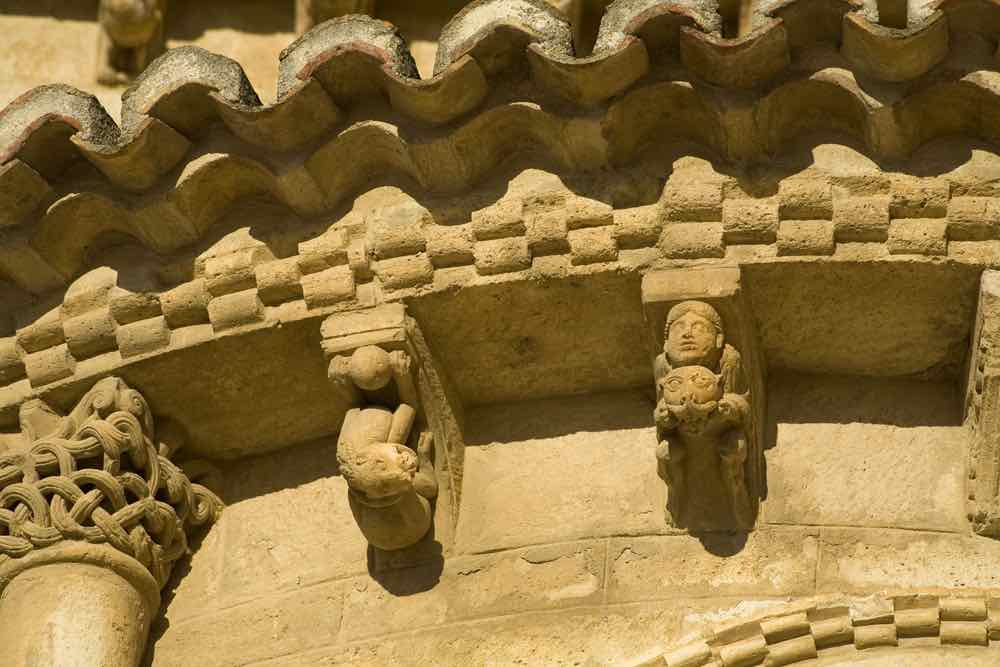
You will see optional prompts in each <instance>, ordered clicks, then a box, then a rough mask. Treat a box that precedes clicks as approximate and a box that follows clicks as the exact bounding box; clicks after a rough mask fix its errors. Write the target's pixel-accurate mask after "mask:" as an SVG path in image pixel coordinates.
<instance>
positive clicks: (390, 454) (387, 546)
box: [322, 303, 463, 552]
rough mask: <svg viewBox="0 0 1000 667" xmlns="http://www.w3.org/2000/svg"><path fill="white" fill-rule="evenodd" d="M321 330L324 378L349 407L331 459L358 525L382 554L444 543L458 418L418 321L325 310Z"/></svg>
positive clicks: (458, 443)
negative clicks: (431, 542) (439, 518)
mask: <svg viewBox="0 0 1000 667" xmlns="http://www.w3.org/2000/svg"><path fill="white" fill-rule="evenodd" d="M322 335H323V343H322V345H323V352H324V354H325V355H326V357H327V359H329V360H330V366H329V377H330V380H331V382H333V383H334V385H335V386H336V387H337V388H338V389H339V390H340V391H341V392H343V394H344V397H345V399H346V401H347V403H348V405H351V406H353V407H351V408H350V409H348V411H347V415H346V416H345V418H344V423H343V425H342V427H341V430H340V436H339V438H338V441H337V462H338V464H339V467H340V473H341V475H343V477H344V478H345V480H346V481H347V484H348V489H349V490H348V502H349V503H350V507H351V512H352V514H353V515H354V518H355V520H356V521H357V523H358V528H359V529H360V530H361V532H362V534H364V536H365V538H366V539H367V540H368V542H369V544H371V546H373V547H375V548H376V549H378V550H381V551H383V552H395V551H401V550H405V549H407V548H409V547H413V546H414V545H417V544H418V543H421V542H422V541H424V540H425V538H435V539H443V538H444V537H446V535H447V534H449V533H450V532H451V530H453V528H454V525H455V522H456V521H457V518H458V511H457V510H458V506H459V496H458V491H459V489H460V488H461V471H462V452H463V446H462V440H461V435H460V427H459V420H460V418H461V417H460V414H456V409H457V407H458V406H457V405H456V404H455V403H454V401H451V400H449V395H450V394H449V392H448V391H447V390H446V386H447V383H446V382H445V381H443V377H442V375H443V373H441V372H439V369H437V367H436V365H435V364H434V360H433V359H432V358H431V356H430V351H429V349H428V348H427V346H426V343H425V341H424V339H423V335H422V334H421V332H420V328H419V326H418V325H417V323H416V321H415V320H413V319H412V318H410V317H408V316H407V314H406V310H405V307H404V306H403V305H402V304H398V303H395V304H385V305H381V306H377V307H375V308H371V309H367V310H362V311H352V312H343V313H338V314H335V315H331V316H330V317H328V318H327V319H326V320H325V321H324V322H323V325H322ZM439 487H440V490H441V493H440V494H439ZM435 512H437V513H442V514H443V515H444V520H442V521H437V522H435Z"/></svg>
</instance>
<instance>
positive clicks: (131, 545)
mask: <svg viewBox="0 0 1000 667" xmlns="http://www.w3.org/2000/svg"><path fill="white" fill-rule="evenodd" d="M21 431H22V436H23V437H22V442H21V445H19V446H16V447H15V449H14V451H7V452H3V453H2V454H0V651H2V660H0V662H2V664H3V665H4V667H29V666H30V667H48V666H51V667H135V666H137V665H138V664H139V663H140V661H141V659H142V657H143V653H144V651H145V647H146V639H147V636H148V633H149V627H150V624H151V622H152V619H153V617H154V615H155V614H156V613H157V611H158V609H159V606H160V589H161V588H162V586H163V585H164V584H165V583H166V581H167V578H168V577H169V575H170V572H171V569H172V568H173V564H174V562H176V561H177V560H178V559H179V558H181V557H183V556H185V555H186V554H187V551H188V549H187V535H188V533H189V532H190V531H191V530H192V529H193V528H195V527H196V526H200V525H204V524H206V523H208V522H210V521H214V520H215V518H216V517H217V515H218V512H219V511H220V510H221V502H220V501H219V499H218V498H217V497H216V496H215V495H214V494H213V493H212V492H211V491H209V490H208V489H206V488H205V487H203V486H201V485H198V484H193V483H192V482H191V481H190V479H188V477H187V475H185V474H184V472H183V471H181V470H180V468H178V467H177V466H176V465H174V464H173V463H171V461H170V460H169V458H167V454H168V453H169V451H170V448H169V447H167V446H165V445H160V446H159V447H158V446H157V445H156V444H154V443H155V440H154V433H153V420H152V416H151V414H150V412H149V406H148V405H147V404H146V401H145V400H144V399H143V397H142V396H141V395H140V394H139V393H138V392H136V391H134V390H132V389H130V388H128V387H127V386H126V385H125V384H124V382H122V381H121V380H119V379H117V378H108V379H105V380H102V381H100V382H98V383H97V384H96V385H95V386H94V387H93V388H92V389H91V390H90V391H89V392H87V394H86V395H85V396H84V397H83V398H82V399H81V401H80V402H79V403H78V404H77V406H76V408H74V409H73V411H72V412H71V413H70V414H69V415H66V416H61V415H59V414H58V413H56V412H55V411H54V410H52V408H50V407H49V406H47V405H45V404H44V403H42V402H41V401H37V400H36V401H30V402H28V403H26V404H25V405H24V406H22V408H21Z"/></svg>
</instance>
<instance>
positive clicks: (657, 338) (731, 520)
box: [642, 268, 765, 532]
mask: <svg viewBox="0 0 1000 667" xmlns="http://www.w3.org/2000/svg"><path fill="white" fill-rule="evenodd" d="M642 299H643V309H644V313H645V316H646V321H647V323H648V324H649V326H650V332H651V337H652V339H653V341H654V349H655V352H654V354H655V358H654V361H653V376H654V379H655V383H656V408H655V411H654V420H655V422H656V432H657V446H656V461H657V466H658V471H659V474H660V476H661V477H662V478H663V480H664V481H665V482H666V483H667V488H668V491H667V493H668V500H667V510H668V515H669V518H670V520H671V521H672V522H673V524H674V525H675V526H676V527H678V528H683V529H687V530H689V531H691V532H707V531H731V530H750V529H752V528H753V526H754V523H755V521H756V518H757V512H758V507H759V504H760V498H761V496H762V494H763V490H764V456H763V439H764V431H763V429H764V417H765V412H764V368H763V364H762V359H761V355H760V352H759V350H758V347H757V341H756V334H755V331H754V327H753V321H752V319H751V318H750V316H749V313H748V311H747V307H746V303H745V299H744V296H743V293H742V291H741V288H740V272H739V269H737V268H691V269H677V270H667V271H658V272H654V273H649V274H647V275H646V276H644V277H643V282H642Z"/></svg>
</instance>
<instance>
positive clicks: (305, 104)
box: [0, 0, 1000, 295]
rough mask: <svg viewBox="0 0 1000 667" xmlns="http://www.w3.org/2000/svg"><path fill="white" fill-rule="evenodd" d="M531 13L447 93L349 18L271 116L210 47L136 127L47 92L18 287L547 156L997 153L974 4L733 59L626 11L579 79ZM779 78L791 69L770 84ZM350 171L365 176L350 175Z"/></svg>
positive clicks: (459, 33)
mask: <svg viewBox="0 0 1000 667" xmlns="http://www.w3.org/2000/svg"><path fill="white" fill-rule="evenodd" d="M515 4H517V6H518V7H519V9H518V10H517V11H512V12H504V13H503V17H505V18H497V16H498V13H497V11H496V9H495V8H494V7H493V6H492V3H491V2H479V3H474V4H473V5H471V6H470V7H469V8H467V9H466V10H464V11H463V12H462V13H460V14H459V16H457V17H456V18H455V20H453V21H452V22H451V23H450V24H449V25H448V26H447V27H446V28H445V30H444V32H443V34H442V36H441V44H442V48H441V50H440V54H441V55H440V58H441V60H440V61H439V63H438V68H437V69H438V71H439V73H438V74H437V75H436V76H435V77H434V78H432V79H429V80H421V79H419V78H417V77H416V71H415V69H414V66H413V62H412V58H411V57H410V55H409V52H408V51H407V50H406V47H405V44H404V42H403V40H402V38H401V37H400V35H399V34H398V33H397V32H396V31H395V29H394V28H392V27H391V26H389V25H388V24H385V23H383V22H380V21H376V20H374V19H369V18H364V17H350V18H344V19H337V20H334V21H331V22H327V23H324V24H322V25H320V26H317V27H316V28H314V29H313V30H312V31H310V32H309V33H308V34H306V35H304V36H303V37H302V38H300V39H299V40H297V41H296V42H294V43H293V44H292V45H291V46H290V47H289V48H288V49H286V50H285V52H284V53H283V56H282V59H281V62H280V65H279V68H280V73H281V76H280V82H279V99H278V101H277V102H276V103H275V104H273V105H268V106H263V105H261V104H260V101H259V98H258V96H257V93H256V92H255V91H254V90H253V87H252V86H251V85H250V83H249V81H248V80H247V78H246V76H245V74H244V73H243V70H242V69H241V68H240V66H239V65H238V64H237V63H235V62H234V61H232V60H229V59H227V58H225V57H223V56H219V55H215V54H211V53H208V52H205V51H203V50H200V49H198V48H196V47H185V48H180V49H175V50H172V51H170V52H168V53H166V54H165V55H164V56H162V57H161V58H159V59H158V60H157V61H156V62H154V63H153V64H152V65H151V66H150V67H149V68H148V69H147V70H146V72H145V73H144V74H143V75H142V76H140V77H139V79H138V80H137V81H136V82H135V84H134V85H133V87H132V88H130V89H129V90H128V91H127V92H126V94H125V97H124V102H123V112H122V123H121V126H120V127H119V125H118V124H116V123H115V121H114V120H113V119H112V118H111V117H110V116H109V115H108V114H107V112H106V111H105V110H104V109H103V108H102V107H101V106H100V104H99V103H98V102H97V100H96V98H94V97H92V96H90V95H87V94H85V93H82V92H80V91H77V90H75V89H72V88H69V87H66V86H44V87H40V88H36V89H34V90H32V91H29V92H28V93H26V94H25V95H23V96H22V97H21V98H19V99H18V100H16V101H15V102H13V103H12V104H11V105H9V106H8V107H7V108H6V109H4V110H3V111H2V112H0V163H2V166H0V203H2V204H3V206H2V207H0V208H2V212H0V216H2V218H0V225H2V227H3V236H2V239H0V274H2V275H3V276H5V277H6V278H7V279H9V280H10V281H11V282H12V283H13V284H14V285H16V286H17V289H19V290H21V291H23V292H25V293H29V294H36V295H37V294H43V293H46V292H48V291H50V290H53V289H56V288H59V287H62V286H65V285H66V284H67V283H68V282H69V281H71V280H72V279H73V278H75V277H76V276H77V275H78V270H79V265H80V255H81V252H82V250H81V249H82V248H83V247H85V246H86V245H87V242H88V241H89V240H92V239H94V238H95V237H97V236H100V235H102V234H105V233H120V234H125V235H127V236H129V237H132V238H134V239H137V240H138V241H140V242H141V243H142V244H144V245H145V246H146V247H148V248H150V249H151V250H152V251H154V252H156V253H159V254H167V253H171V252H174V251H176V250H177V249H178V248H181V247H184V246H187V245H190V244H192V243H194V242H196V241H197V240H199V239H200V238H201V237H202V236H203V235H204V234H205V232H206V230H207V229H208V228H209V227H210V226H211V225H212V224H213V223H214V222H215V221H216V220H217V219H218V217H219V215H220V214H221V213H222V212H224V210H226V208H227V207H228V206H230V205H232V204H233V203H235V202H238V201H241V200H244V199H245V198H247V197H253V196H261V195H263V196H266V197H269V198H272V199H275V200H277V201H280V202H281V203H282V204H284V205H285V206H287V207H289V208H290V209H291V210H292V211H294V212H295V213H296V214H297V215H300V216H303V217H315V216H318V215H321V214H324V213H327V212H329V211H331V210H333V209H334V208H335V207H336V206H337V205H338V204H339V203H340V202H342V201H344V199H345V198H347V197H349V196H350V195H351V194H353V193H355V192H357V191H358V190H359V189H361V188H363V187H364V186H365V184H366V183H367V180H368V178H369V176H370V175H371V174H373V173H392V174H395V175H398V176H401V177H405V178H408V179H412V180H413V181H414V182H416V183H417V184H419V186H420V187H422V188H424V189H425V190H427V191H429V192H438V193H453V192H456V191H459V190H462V189H465V188H468V187H470V186H472V185H474V184H475V183H477V182H478V181H479V180H480V179H482V178H484V177H485V176H487V175H488V174H489V173H490V172H492V171H493V170H494V169H496V168H497V167H498V166H499V165H501V164H505V163H507V162H508V161H509V160H510V159H511V158H517V157H521V156H523V155H527V154H528V152H531V153H532V154H537V153H539V152H540V153H541V154H542V155H543V156H544V158H545V159H546V160H549V161H551V162H554V163H555V164H557V165H559V167H560V168H561V169H565V170H569V171H576V170H594V169H605V168H615V167H617V166H620V165H623V164H628V163H630V162H633V161H635V160H636V159H637V158H638V157H639V156H640V155H642V154H643V153H644V151H646V150H647V149H648V148H649V147H650V146H656V145H661V144H662V143H663V142H665V141H674V140H677V139H687V140H693V141H695V142H697V143H698V144H700V145H702V146H704V147H707V148H708V149H709V150H710V151H713V152H714V153H715V154H717V155H719V156H720V157H721V159H722V160H723V161H726V162H731V163H737V164H738V163H753V162H754V161H756V160H760V159H762V158H765V157H767V156H773V155H778V154H781V153H782V152H783V151H785V150H786V148H785V146H786V145H787V144H788V143H789V142H790V141H791V140H792V139H794V138H795V137H797V136H799V135H800V134H802V133H803V132H811V131H815V130H832V131H838V132H844V133H847V134H849V135H853V137H854V139H855V140H857V141H858V142H859V144H861V145H863V146H864V150H865V151H866V152H867V153H869V154H870V155H872V156H873V157H875V158H876V159H878V160H883V161H885V160H888V161H893V160H902V159H904V158H906V156H908V155H910V154H911V153H912V152H913V151H914V150H915V149H917V148H918V147H919V146H921V145H923V144H924V143H926V142H927V141H929V140H931V139H934V138H936V137H939V136H943V135H953V134H962V135H965V136H967V137H974V138H979V139H986V140H991V139H993V138H994V137H995V136H997V135H998V133H1000V130H998V127H997V126H996V123H995V118H997V117H1000V115H998V114H995V113H991V112H990V111H989V110H990V109H992V108H994V107H995V106H996V102H997V100H998V99H1000V98H998V97H997V92H996V91H997V90H998V88H1000V83H998V79H997V77H998V74H997V72H996V65H995V61H994V54H993V51H992V48H988V42H989V40H992V39H993V38H994V33H995V30H993V28H992V27H991V26H992V25H993V23H994V22H995V21H994V20H993V19H992V18H991V17H992V16H993V15H994V13H995V11H996V10H995V8H994V6H993V5H991V4H987V3H975V2H970V1H968V0H962V1H961V2H959V1H957V0H956V1H953V2H949V3H946V4H943V5H942V6H941V9H940V10H938V11H937V13H935V14H933V15H932V16H930V17H929V18H928V19H927V21H926V22H918V24H915V25H914V27H913V28H911V29H906V30H897V31H892V30H887V29H878V30H876V29H875V28H872V27H871V26H870V25H869V24H868V23H866V21H868V19H866V18H864V14H863V13H857V12H858V11H859V8H858V7H854V6H853V5H848V4H838V3H835V2H830V3H823V2H819V3H806V4H802V3H793V4H788V5H780V6H777V7H775V8H774V9H773V10H772V13H773V14H774V15H775V16H779V15H781V16H782V17H783V18H780V19H776V18H767V20H766V21H763V22H762V23H761V22H758V23H761V26H760V27H758V28H757V29H755V30H754V31H753V32H751V33H750V34H748V35H746V36H744V37H741V38H739V39H734V40H727V39H722V38H721V37H718V36H715V35H713V34H712V30H715V28H714V27H713V25H714V24H713V23H712V21H710V20H709V19H708V18H706V17H703V16H702V17H694V14H693V13H692V12H693V10H691V11H688V10H686V9H684V7H686V5H684V4H683V3H681V4H667V3H659V2H619V3H615V4H614V5H613V6H612V8H610V9H609V12H608V14H607V15H606V16H605V19H604V22H603V24H602V26H603V27H602V33H601V37H600V39H599V42H598V47H597V50H596V52H595V55H593V56H590V57H588V58H582V59H577V58H574V57H572V56H570V55H569V51H568V49H569V47H568V46H567V43H568V42H567V40H568V27H567V25H566V24H565V22H564V21H563V20H562V19H560V18H558V17H557V16H556V15H554V14H551V13H550V11H551V10H549V9H548V8H547V6H545V5H544V3H539V2H527V1H522V2H520V3H515ZM689 9H690V8H689ZM490 17H493V18H490ZM693 17H694V18H693ZM831 17H834V19H835V20H834V19H831ZM821 19H822V20H821ZM827 19H830V20H827ZM688 23H689V24H690V25H689V26H687V27H681V28H678V25H681V24H688ZM841 25H843V26H844V28H843V30H841V28H840V26H841ZM691 26H701V27H700V28H697V29H696V28H694V27H691ZM796 26H798V27H796ZM824 26H826V27H827V28H829V30H827V31H826V32H824V30H825V28H823V27H824ZM849 26H853V27H851V28H850V30H862V29H864V30H867V29H868V28H871V30H873V31H874V33H872V34H871V35H869V34H868V33H867V32H865V33H864V34H865V35H867V36H866V37H864V39H863V40H862V42H863V44H864V45H863V47H858V48H859V49H861V53H863V54H864V55H863V57H862V56H859V57H860V58H861V60H859V59H858V58H859V57H854V56H851V55H850V54H849V53H847V51H846V50H847V49H849V48H850V45H851V44H854V43H858V39H860V38H849V34H851V33H850V30H848V27H849ZM858 26H862V27H858ZM864 26H867V28H865V27H864ZM678 30H680V32H678ZM702 30H707V32H702ZM831 31H832V32H831ZM949 31H951V32H956V34H962V35H965V36H966V37H968V38H967V39H966V38H965V37H963V39H962V40H961V41H957V40H953V41H954V44H955V50H954V52H953V53H950V54H948V53H944V54H941V57H940V58H937V57H936V56H935V57H934V58H931V60H933V63H931V62H929V61H928V63H927V64H928V66H930V65H933V67H931V68H930V69H929V70H928V71H927V72H925V73H923V72H922V73H919V74H914V75H913V76H912V77H909V78H907V80H906V81H900V82H895V83H894V82H888V81H882V82H878V83H875V82H874V81H875V80H876V79H878V78H879V76H877V73H874V74H873V72H872V71H871V67H872V66H873V65H872V64H873V63H876V62H906V63H910V64H912V63H914V62H918V63H919V62H925V61H927V58H928V57H929V56H928V55H927V54H929V53H932V52H933V51H934V49H933V48H931V47H929V46H927V44H924V43H923V42H924V41H927V40H930V42H933V43H934V44H939V43H941V39H945V38H946V37H947V35H948V34H950V32H949ZM827 33H829V34H827ZM778 34H780V35H782V36H783V38H782V39H781V40H778V41H775V40H776V37H775V35H778ZM678 35H679V37H678ZM925 35H928V36H926V37H925ZM942 35H943V36H944V37H940V36H942ZM685 36H687V37H685ZM827 38H829V39H831V40H834V41H836V42H841V43H842V44H843V46H842V47H841V49H840V50H839V51H838V50H837V49H835V48H833V47H830V46H829V45H828V43H827V42H826V41H824V40H826V39H827ZM678 40H679V41H678ZM685 40H695V41H696V42H697V43H699V44H701V43H702V42H703V41H704V40H708V41H707V42H704V43H705V44H709V43H710V44H711V45H712V46H711V49H716V50H718V53H716V54H715V55H705V54H702V55H698V56H695V55H691V54H692V53H695V51H692V48H694V47H691V46H688V47H685V44H686V43H688V42H687V41H685ZM699 40H700V41H699ZM865 40H867V41H865ZM935 40H936V41H935ZM692 43H693V42H692ZM943 43H944V44H945V45H946V46H947V44H948V42H947V39H945V41H944V42H943ZM990 43H991V42H990ZM774 44H779V45H780V44H784V47H782V48H784V51H782V49H780V48H779V49H777V50H775V47H774ZM880 45H881V46H880ZM886 45H888V46H886ZM793 47H794V48H793ZM883 47H884V49H883ZM699 48H701V47H699ZM705 48H709V47H707V46H706V47H705ZM935 48H936V47H935ZM880 49H882V50H883V51H885V52H884V53H883V52H882V51H880ZM908 50H912V51H913V53H909V52H908ZM772 52H773V53H777V54H778V55H777V56H771V55H767V54H771V53H772ZM712 53H714V51H713V52H712ZM782 53H783V54H784V55H781V54H782ZM685 54H687V55H685ZM789 54H794V57H793V56H792V55H789ZM904 56H905V57H904ZM773 57H777V58H778V61H780V63H783V64H782V67H781V68H774V67H771V69H773V70H774V72H773V73H771V74H769V75H768V76H766V77H762V76H758V75H756V74H754V73H753V72H754V71H756V68H758V66H763V65H761V64H762V63H769V62H771V61H772V59H773ZM741 58H742V59H746V60H747V62H746V63H742V64H741V62H738V61H739V59H741ZM789 59H791V60H789ZM939 60H940V62H938V61H939ZM788 62H791V65H788V66H787V68H786V67H785V65H786V64H787V63H788ZM698 63H714V65H712V66H713V67H717V68H718V70H719V72H722V73H725V72H738V73H740V78H739V82H750V83H751V84H753V87H752V88H750V89H746V90H742V89H739V90H738V89H736V88H732V87H731V86H730V84H732V83H737V82H736V81H733V82H725V81H715V83H716V84H718V85H707V84H706V83H705V82H706V81H709V82H711V81H713V75H712V74H711V73H710V72H707V71H706V72H700V71H699V69H698V68H699V65H698ZM858 63H861V65H859V64H858ZM751 65H752V66H751ZM706 66H707V65H706ZM768 67H770V66H768ZM779 70H780V71H779ZM882 78H884V77H882ZM890 78H891V77H890ZM553 96H555V98H558V101H556V100H554V97H553ZM385 100H388V104H389V107H391V108H389V109H386V108H384V102H385ZM373 104H374V105H375V106H376V107H379V106H381V107H382V108H381V109H380V110H379V109H376V108H373ZM944 107H947V109H948V113H947V114H946V115H942V114H941V113H940V109H941V108H944ZM220 125H222V126H224V128H225V129H222V128H220ZM435 126H442V127H435ZM470 146H475V150H470V149H469V147H470ZM345 161H350V163H351V164H352V165H353V167H352V168H351V169H346V170H345V169H343V168H341V165H343V164H344V163H345ZM69 230H72V232H70V231H69ZM61 239H67V240H66V241H62V240H61ZM50 244H55V245H57V246H63V247H60V248H51V247H50ZM66 244H68V245H66Z"/></svg>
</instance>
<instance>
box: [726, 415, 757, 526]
mask: <svg viewBox="0 0 1000 667" xmlns="http://www.w3.org/2000/svg"><path fill="white" fill-rule="evenodd" d="M746 460H747V437H746V434H745V433H744V432H743V430H742V429H733V430H731V431H728V432H727V433H725V434H723V436H722V441H721V442H720V443H719V465H720V467H721V473H722V481H723V483H724V484H725V485H726V492H727V493H728V495H729V503H730V506H731V507H732V509H733V515H734V516H735V517H736V520H737V522H738V523H739V524H740V525H742V526H746V527H749V526H750V525H752V512H751V507H750V495H749V492H748V491H747V485H746V476H745V463H746Z"/></svg>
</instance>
